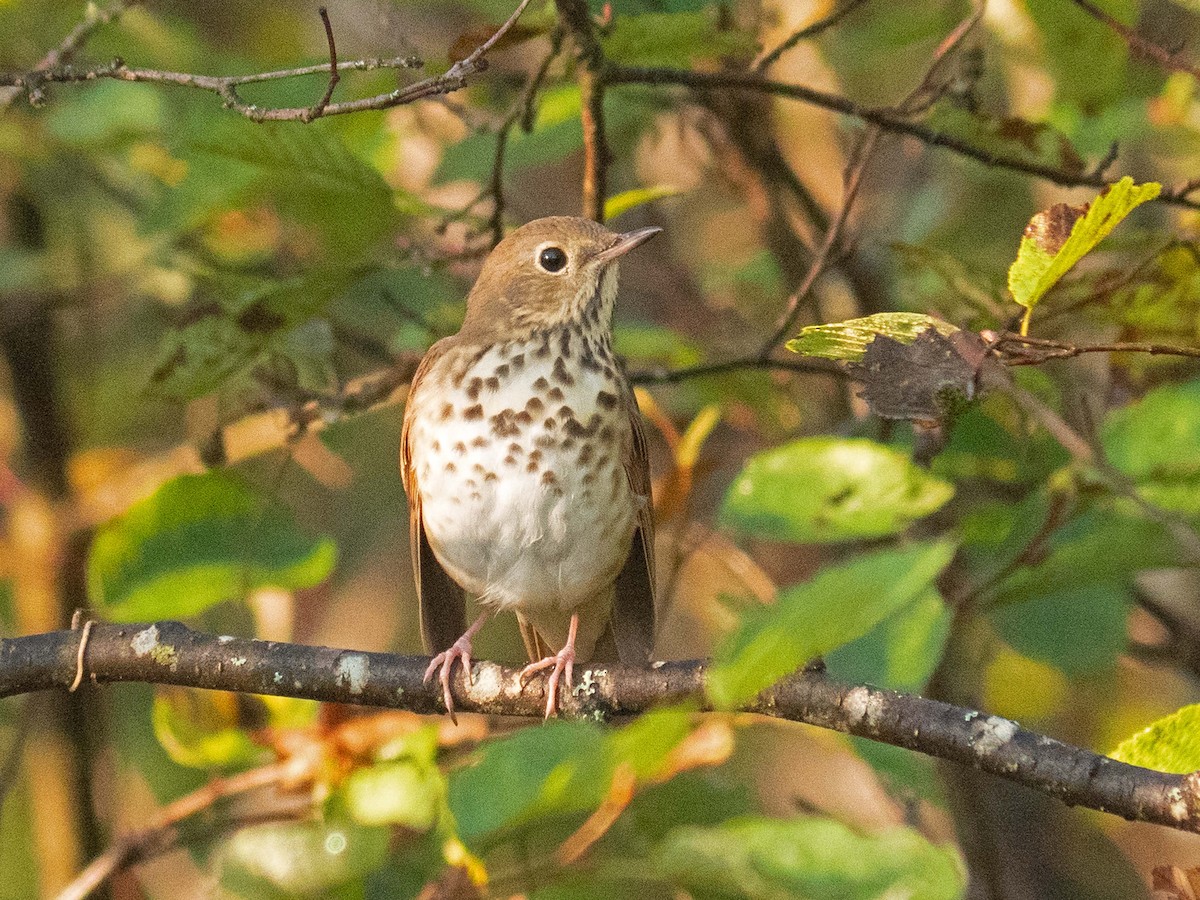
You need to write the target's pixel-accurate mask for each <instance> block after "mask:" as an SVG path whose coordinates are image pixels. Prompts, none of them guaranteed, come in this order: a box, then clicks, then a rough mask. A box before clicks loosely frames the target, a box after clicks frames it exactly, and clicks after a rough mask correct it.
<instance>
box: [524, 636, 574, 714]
mask: <svg viewBox="0 0 1200 900" xmlns="http://www.w3.org/2000/svg"><path fill="white" fill-rule="evenodd" d="M574 668H575V645H574V642H571V643H568V644H567V646H565V647H563V648H562V649H561V650H559V651H558V652H557V653H555V654H554V655H553V656H547V657H546V658H545V659H541V660H538V661H537V662H535V663H530V664H529V665H527V666H526V667H525V668H524V669H522V670H521V687H524V686H525V682H526V681H528V680H529V679H530V677H531V676H533V675H535V674H537V673H538V672H540V671H542V670H543V669H553V671H552V672H551V673H550V677H549V679H548V680H547V682H546V718H547V719H549V718H550V717H551V716H553V715H557V714H558V690H559V688H558V685H559V679H563V681H562V684H563V689H564V690H570V689H571V673H572V672H573V670H574ZM564 675H565V676H566V677H565V678H563V676H564Z"/></svg>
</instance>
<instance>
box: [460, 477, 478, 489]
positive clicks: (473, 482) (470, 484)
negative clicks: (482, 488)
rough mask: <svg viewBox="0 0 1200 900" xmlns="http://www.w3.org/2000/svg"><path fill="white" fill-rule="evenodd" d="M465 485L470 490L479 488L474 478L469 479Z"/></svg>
mask: <svg viewBox="0 0 1200 900" xmlns="http://www.w3.org/2000/svg"><path fill="white" fill-rule="evenodd" d="M464 483H465V484H466V486H467V487H469V488H473V487H479V485H478V484H476V483H475V479H474V478H468V479H467V480H466V482H464Z"/></svg>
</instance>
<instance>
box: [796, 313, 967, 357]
mask: <svg viewBox="0 0 1200 900" xmlns="http://www.w3.org/2000/svg"><path fill="white" fill-rule="evenodd" d="M928 328H932V329H934V330H935V331H937V332H938V333H939V334H942V335H945V336H947V337H948V336H949V335H951V334H953V333H954V332H956V331H958V329H957V328H955V327H954V326H953V325H951V324H950V323H949V322H944V321H942V320H941V319H935V318H934V317H933V316H926V315H923V314H922V313H908V312H893V313H875V314H874V315H871V316H863V317H862V318H861V319H847V320H846V321H844V322H831V323H829V324H827V325H808V326H806V327H804V328H802V329H800V336H799V337H796V338H793V339H792V340H790V341H788V342H787V348H788V349H789V350H791V351H792V352H793V353H800V354H803V355H804V356H819V357H821V358H823V359H841V360H849V361H856V360H859V359H862V355H863V354H864V353H865V352H866V351H867V346H868V345H869V344H870V343H871V342H872V341H873V340H875V335H877V334H882V335H885V336H887V337H890V338H893V339H894V340H897V341H900V342H901V343H904V344H911V343H912V342H913V341H915V340H916V339H917V335H919V334H920V333H921V332H923V331H925V330H926V329H928Z"/></svg>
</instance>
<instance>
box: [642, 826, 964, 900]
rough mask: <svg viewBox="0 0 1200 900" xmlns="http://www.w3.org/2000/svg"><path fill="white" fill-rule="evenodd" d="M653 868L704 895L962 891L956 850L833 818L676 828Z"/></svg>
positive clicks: (952, 894)
mask: <svg viewBox="0 0 1200 900" xmlns="http://www.w3.org/2000/svg"><path fill="white" fill-rule="evenodd" d="M654 866H655V871H656V872H657V873H658V874H659V875H660V877H663V878H665V879H667V880H668V881H670V882H672V883H674V884H676V885H677V886H679V887H680V888H681V889H682V890H684V891H688V892H689V893H694V894H696V895H701V896H721V897H749V898H757V900H781V898H784V897H804V898H806V900H880V898H883V897H913V898H917V897H919V898H921V900H955V898H958V897H961V896H963V892H964V891H965V889H966V872H965V869H964V866H963V862H962V860H961V858H960V857H959V855H958V853H957V852H955V850H954V849H953V847H950V846H946V847H938V846H936V845H934V844H932V843H930V842H929V841H928V840H926V839H925V838H924V837H922V836H921V834H920V833H919V832H917V831H916V830H914V829H910V828H890V829H888V830H886V831H883V832H881V833H879V834H875V835H866V834H863V833H862V832H860V831H857V830H855V829H852V828H850V827H849V826H847V825H843V824H842V823H840V822H836V821H834V820H832V819H818V818H803V819H791V820H786V819H765V818H750V817H746V818H739V819H731V820H729V821H728V822H725V823H724V824H722V825H719V826H716V827H712V828H680V829H677V830H676V831H674V832H672V833H671V834H669V835H668V836H667V838H666V840H664V841H663V842H662V844H661V845H660V846H659V847H658V848H657V849H656V851H655V853H654Z"/></svg>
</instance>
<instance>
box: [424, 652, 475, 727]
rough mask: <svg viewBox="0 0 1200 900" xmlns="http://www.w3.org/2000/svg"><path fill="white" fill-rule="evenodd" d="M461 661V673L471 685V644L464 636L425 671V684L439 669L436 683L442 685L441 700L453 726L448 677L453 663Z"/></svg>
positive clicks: (437, 657) (435, 659) (453, 718)
mask: <svg viewBox="0 0 1200 900" xmlns="http://www.w3.org/2000/svg"><path fill="white" fill-rule="evenodd" d="M456 659H461V660H462V666H463V671H464V672H465V673H466V675H467V684H468V685H469V684H472V683H473V682H472V680H471V642H470V640H468V639H467V638H466V636H465V635H464V636H463V637H461V638H459V639H458V640H457V641H455V642H454V643H453V644H452V645H451V646H450V649H448V650H443V651H442V652H441V653H439V654H438V655H437V656H435V657H434V658H433V659H432V660H430V662H429V666H428V667H427V668H426V669H425V678H424V681H425V682H426V683H428V682H429V679H430V678H432V677H433V673H434V672H437V671H438V669H439V668H440V669H441V673H440V674H439V675H438V681H439V682H441V685H442V700H443V701H444V702H445V704H446V712H448V713H449V714H450V721H451V722H453V723H454V724H455V725H457V724H458V717H457V716H456V715H455V714H454V697H453V696H451V694H450V676H451V674H452V673H453V672H454V661H455V660H456Z"/></svg>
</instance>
